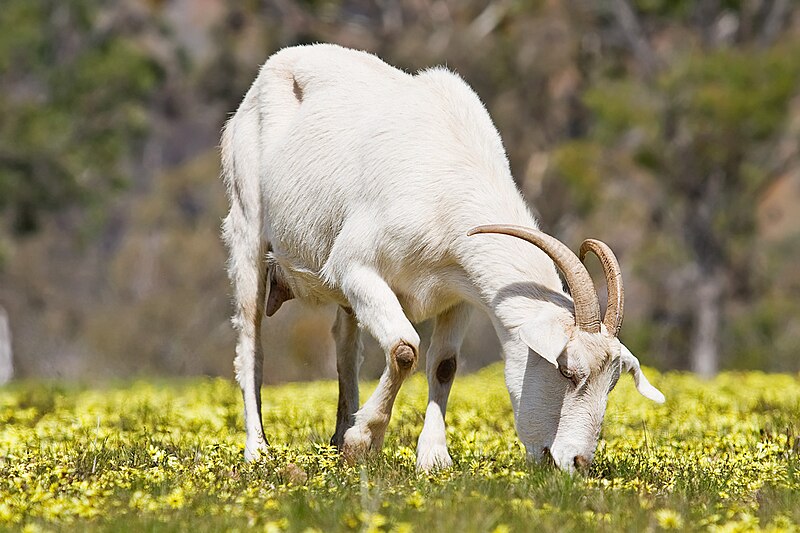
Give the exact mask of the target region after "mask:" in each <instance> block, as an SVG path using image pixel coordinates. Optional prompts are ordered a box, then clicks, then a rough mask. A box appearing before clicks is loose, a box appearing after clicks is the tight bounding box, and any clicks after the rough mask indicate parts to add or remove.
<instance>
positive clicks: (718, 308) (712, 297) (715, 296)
mask: <svg viewBox="0 0 800 533" xmlns="http://www.w3.org/2000/svg"><path fill="white" fill-rule="evenodd" d="M722 291H723V283H722V277H721V276H720V275H719V274H718V273H717V272H716V271H713V270H712V271H701V273H700V276H699V278H698V280H697V285H696V288H695V293H694V301H695V305H694V331H693V332H692V340H691V354H690V356H691V369H692V371H693V372H696V373H697V374H699V375H700V376H702V377H704V378H711V377H713V376H714V375H715V374H716V373H717V372H718V371H719V327H720V318H721V315H722Z"/></svg>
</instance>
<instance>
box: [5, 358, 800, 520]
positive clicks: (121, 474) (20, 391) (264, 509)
mask: <svg viewBox="0 0 800 533" xmlns="http://www.w3.org/2000/svg"><path fill="white" fill-rule="evenodd" d="M648 375H649V376H652V377H653V379H652V382H653V384H654V385H656V386H657V387H659V388H660V389H661V390H662V391H663V392H664V393H665V394H666V396H667V403H666V404H664V405H662V406H658V405H655V404H652V403H650V402H648V401H647V400H645V399H644V398H641V397H640V396H639V395H638V394H637V393H636V391H635V389H634V388H633V385H632V383H631V381H632V380H630V379H629V378H625V377H623V379H621V380H620V384H619V386H618V387H617V389H616V390H615V391H614V392H613V393H612V394H611V398H610V402H609V409H608V414H607V416H606V422H605V426H604V430H603V436H602V439H601V442H600V445H599V448H598V451H597V456H596V459H595V463H594V465H593V467H592V469H591V472H590V473H589V475H588V476H580V475H575V476H571V475H568V474H564V473H561V472H558V471H555V470H552V469H550V468H547V467H543V466H539V465H532V464H528V463H526V461H525V458H524V452H523V449H522V447H521V445H520V444H519V442H518V440H517V439H516V436H515V434H514V428H513V419H512V414H511V407H510V404H509V400H508V397H507V393H506V391H505V387H504V385H503V380H502V368H501V367H500V366H497V365H495V366H492V367H489V368H487V369H484V370H483V371H481V372H478V373H476V374H472V375H469V376H459V377H458V378H457V380H456V383H455V386H454V389H453V394H452V397H451V402H450V409H449V412H448V423H449V427H448V434H449V442H450V452H451V455H452V456H453V459H454V461H455V466H454V467H453V468H452V469H451V470H447V471H443V472H439V473H437V474H435V475H430V476H429V475H421V474H417V473H416V472H415V469H414V448H415V445H416V438H417V435H418V434H419V431H420V429H421V426H422V416H423V412H424V405H425V400H426V386H425V383H424V379H423V376H422V375H420V374H417V375H415V376H414V378H413V379H411V380H410V381H409V382H408V383H406V385H405V386H404V387H403V390H402V391H401V394H400V397H399V398H398V401H397V404H396V406H395V411H394V417H393V419H392V423H391V426H390V429H389V433H388V435H387V440H386V446H385V447H384V450H383V453H382V454H380V455H379V456H377V457H374V458H372V459H370V460H369V461H368V462H367V464H364V465H358V466H347V465H345V464H342V463H341V462H340V460H339V458H338V456H337V454H336V452H335V450H333V449H332V448H330V447H329V446H328V445H327V442H328V438H329V437H330V434H331V433H332V432H333V425H334V420H335V409H336V384H335V383H333V382H321V383H307V384H290V385H284V386H280V387H271V388H266V389H265V390H264V424H265V428H266V431H267V434H268V437H269V438H270V441H271V444H272V450H273V452H272V456H271V457H270V458H265V459H263V460H261V461H260V462H257V463H253V464H246V463H244V462H243V460H242V447H243V443H244V430H243V428H242V413H241V398H240V394H239V391H238V388H237V387H236V385H235V383H233V382H231V381H227V380H222V379H214V380H211V379H196V380H182V381H163V380H151V381H137V382H133V383H125V384H119V385H105V386H102V387H100V388H97V387H94V388H88V387H83V386H77V385H67V384H53V383H50V384H47V383H39V382H27V383H26V382H22V383H15V384H13V385H11V386H6V387H4V388H0V529H8V530H15V531H16V530H23V529H24V530H28V531H38V530H61V529H69V530H92V529H103V530H106V529H114V530H118V529H123V530H134V531H140V530H155V531H163V530H168V531H186V530H190V529H193V530H196V531H218V530H230V529H240V530H244V529H256V530H265V531H284V530H285V531H308V530H311V531H325V532H327V531H339V530H344V531H426V532H428V531H458V532H466V531H497V532H505V531H546V530H558V531H584V530H587V529H591V530H605V531H621V530H625V531H645V530H651V531H657V530H661V529H679V530H711V531H750V530H758V529H762V530H768V531H792V530H797V529H798V528H799V527H800V436H798V434H799V433H800V377H798V376H787V375H766V374H761V373H737V374H723V375H721V376H719V377H718V378H716V379H715V380H713V381H711V382H702V381H700V380H698V379H696V378H695V377H693V376H690V375H686V374H680V373H669V374H664V375H661V376H658V375H657V373H655V372H654V371H649V372H648ZM371 388H372V385H371V384H370V385H365V386H364V387H363V389H362V398H365V397H366V393H367V392H369V389H371Z"/></svg>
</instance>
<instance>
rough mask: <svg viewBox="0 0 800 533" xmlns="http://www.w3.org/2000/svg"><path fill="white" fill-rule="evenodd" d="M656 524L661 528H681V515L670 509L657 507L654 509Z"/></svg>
mask: <svg viewBox="0 0 800 533" xmlns="http://www.w3.org/2000/svg"><path fill="white" fill-rule="evenodd" d="M656 520H657V521H658V526H659V527H660V528H662V529H681V528H683V517H681V515H680V513H677V512H675V511H673V510H672V509H659V510H658V511H656Z"/></svg>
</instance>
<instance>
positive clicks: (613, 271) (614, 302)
mask: <svg viewBox="0 0 800 533" xmlns="http://www.w3.org/2000/svg"><path fill="white" fill-rule="evenodd" d="M587 252H592V253H594V254H595V255H596V256H597V258H598V259H600V263H601V264H602V265H603V272H604V273H605V275H606V288H607V290H608V308H606V314H605V316H604V317H603V324H605V325H606V328H607V329H608V332H609V333H610V334H612V335H613V336H615V337H616V336H618V335H619V330H620V328H622V317H623V311H624V309H623V308H624V305H625V289H624V288H623V285H622V270H621V269H620V268H619V262H618V261H617V257H616V256H615V255H614V252H612V251H611V248H609V246H608V245H607V244H606V243H604V242H603V241H598V240H597V239H586V240H585V241H583V244H581V250H580V253H579V254H578V257H580V260H581V261H583V260H584V258H585V257H586V253H587Z"/></svg>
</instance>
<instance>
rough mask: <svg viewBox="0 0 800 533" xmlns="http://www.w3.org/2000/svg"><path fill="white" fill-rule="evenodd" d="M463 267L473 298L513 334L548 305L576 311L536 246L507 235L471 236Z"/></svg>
mask: <svg viewBox="0 0 800 533" xmlns="http://www.w3.org/2000/svg"><path fill="white" fill-rule="evenodd" d="M465 247H466V248H467V249H468V253H467V254H466V255H465V256H464V257H465V259H464V263H463V267H464V270H465V271H466V274H467V276H468V278H469V281H470V285H471V286H472V289H473V291H474V294H473V295H472V299H473V300H474V301H477V302H478V303H479V304H480V305H481V306H482V307H484V308H485V310H486V311H487V312H488V313H489V315H490V316H491V318H492V320H493V321H494V322H495V328H497V329H498V331H499V330H504V331H512V330H515V329H516V328H517V327H519V326H520V325H521V324H522V323H523V322H524V321H525V320H528V319H530V318H531V317H532V316H534V315H535V314H536V313H537V312H539V311H541V310H543V309H544V308H546V307H547V306H557V307H560V308H563V310H564V313H565V314H566V313H572V312H573V304H572V299H571V298H570V297H569V296H568V295H567V293H566V292H565V291H564V288H563V285H562V283H561V278H559V276H558V273H557V271H556V266H555V264H554V263H553V261H552V260H551V259H550V258H549V257H548V256H547V254H545V253H544V252H543V251H541V250H540V249H539V248H537V247H536V246H534V245H532V244H530V243H526V242H523V241H520V240H517V239H515V238H513V237H508V236H496V235H475V236H472V237H468V240H467V243H466V244H465Z"/></svg>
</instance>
